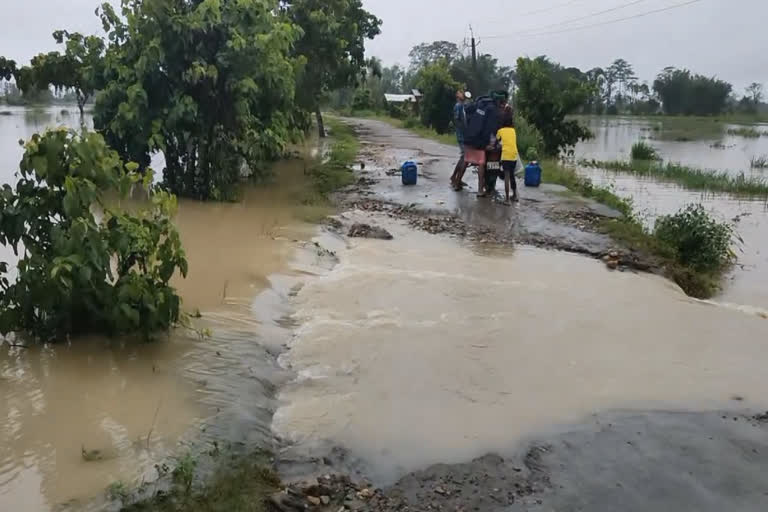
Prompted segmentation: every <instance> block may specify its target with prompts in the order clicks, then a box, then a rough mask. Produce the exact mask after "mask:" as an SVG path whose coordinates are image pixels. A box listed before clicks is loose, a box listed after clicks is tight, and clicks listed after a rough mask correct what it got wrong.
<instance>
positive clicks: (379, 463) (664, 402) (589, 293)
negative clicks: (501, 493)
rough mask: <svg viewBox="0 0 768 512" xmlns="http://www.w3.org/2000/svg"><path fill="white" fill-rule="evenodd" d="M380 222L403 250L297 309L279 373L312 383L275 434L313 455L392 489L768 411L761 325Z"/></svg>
mask: <svg viewBox="0 0 768 512" xmlns="http://www.w3.org/2000/svg"><path fill="white" fill-rule="evenodd" d="M359 216H360V217H361V218H362V219H363V220H367V221H369V222H370V221H371V219H370V218H368V217H365V216H363V215H362V214H359ZM358 220H360V219H358ZM373 222H375V223H379V224H380V225H383V226H384V227H386V228H387V229H388V230H390V231H391V232H392V233H393V234H394V236H395V240H394V241H391V242H387V241H373V240H354V241H353V242H352V244H351V248H350V249H348V250H343V251H340V253H339V258H340V264H339V265H338V266H337V267H336V268H335V269H334V270H332V271H330V272H328V273H327V274H325V275H324V276H322V277H320V278H317V279H314V280H310V282H309V283H308V284H307V285H306V286H305V287H304V288H303V289H302V291H301V292H300V293H299V295H298V297H297V298H296V308H297V313H296V316H295V317H296V320H297V321H298V322H299V324H300V327H299V328H298V330H297V332H296V335H295V338H294V339H293V341H292V343H291V345H290V350H289V351H288V352H287V353H285V354H284V355H283V356H281V362H282V364H284V365H285V366H286V367H291V368H292V369H293V370H294V371H295V372H296V373H297V374H298V375H299V378H298V379H297V380H296V381H295V382H293V383H292V384H291V385H289V386H287V387H286V388H285V389H284V390H283V391H282V393H281V395H280V400H281V404H282V405H281V407H280V409H279V410H278V412H277V413H276V416H275V420H274V429H275V430H276V432H277V433H278V434H280V435H283V436H285V437H286V438H288V439H291V440H293V441H294V442H296V443H298V446H299V448H301V447H302V446H304V447H307V450H309V449H310V447H312V446H317V443H323V442H330V443H331V444H334V445H340V446H342V447H345V448H347V449H349V450H351V453H352V454H353V455H354V456H356V457H360V458H361V459H362V460H363V462H364V464H365V465H366V466H367V468H366V469H368V470H369V471H370V473H369V474H370V475H371V476H372V477H374V478H375V479H378V481H379V482H380V483H387V482H390V481H392V480H393V479H395V478H396V477H398V476H400V475H401V474H402V473H403V472H406V471H410V470H414V469H417V468H420V467H424V466H426V465H428V464H431V463H437V462H445V463H456V462H462V461H466V460H470V459H471V458H473V457H475V456H479V455H482V454H483V453H486V452H488V451H503V450H508V449H512V448H514V446H515V444H516V442H518V441H521V440H523V439H524V438H526V437H529V436H532V435H535V434H540V433H541V432H542V431H545V430H549V429H553V428H557V427H553V425H564V424H568V423H569V422H575V421H578V420H580V419H582V418H583V417H584V416H585V415H588V414H591V413H594V412H597V411H601V410H607V409H623V408H628V409H633V408H643V409H647V408H658V409H689V410H706V409H710V408H719V407H729V406H730V405H731V404H736V403H738V407H762V408H763V409H764V408H765V407H766V406H767V405H768V399H766V398H765V397H764V394H763V393H762V390H763V389H765V387H766V385H768V376H766V373H765V371H764V368H763V357H762V355H763V353H764V350H765V340H766V339H768V320H765V319H764V318H761V317H759V316H758V315H756V314H746V313H744V312H739V311H735V310H733V309H730V308H725V307H719V306H717V305H712V304H706V303H702V302H698V301H695V300H691V299H689V298H687V297H686V296H685V295H684V294H683V293H682V292H681V291H680V290H679V289H678V288H677V287H675V286H674V285H673V284H671V283H670V282H668V281H666V280H664V279H662V278H659V277H655V276H651V275H638V274H633V273H629V272H626V273H621V272H609V271H608V270H606V268H605V266H604V265H603V264H602V263H601V262H598V261H594V260H591V259H587V258H583V257H579V256H574V255H569V254H565V253H559V252H550V251H544V250H535V249H530V248H519V249H517V250H516V251H515V252H514V253H513V254H511V255H510V254H509V253H508V252H507V253H505V254H494V253H493V252H485V253H482V254H480V253H478V251H475V250H472V248H471V247H467V246H464V245H461V244H460V243H458V242H457V241H456V240H452V239H449V238H443V237H437V236H430V235H426V234H424V233H419V232H413V231H411V230H410V229H408V228H406V227H404V226H402V225H399V224H396V223H392V222H391V221H387V220H386V219H383V218H376V219H374V220H373ZM502 252H503V251H502ZM733 397H739V399H740V400H743V401H740V402H735V401H733Z"/></svg>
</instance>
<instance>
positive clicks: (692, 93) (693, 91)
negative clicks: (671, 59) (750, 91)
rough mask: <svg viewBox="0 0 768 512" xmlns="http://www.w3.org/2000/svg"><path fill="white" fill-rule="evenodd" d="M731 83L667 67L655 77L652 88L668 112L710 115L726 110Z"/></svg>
mask: <svg viewBox="0 0 768 512" xmlns="http://www.w3.org/2000/svg"><path fill="white" fill-rule="evenodd" d="M732 89H733V87H732V86H731V84H729V83H728V82H724V81H722V80H718V79H717V78H714V77H713V78H708V77H705V76H702V75H697V74H693V73H691V72H690V71H688V70H687V69H677V68H674V67H667V68H664V70H663V71H662V72H661V73H660V74H659V75H658V76H657V77H656V80H654V82H653V90H654V91H655V92H656V94H657V95H658V97H659V99H661V102H662V106H663V108H664V112H665V113H667V114H673V115H674V114H684V115H710V114H719V113H722V112H723V111H725V109H726V106H727V104H728V97H729V96H730V94H731V90H732Z"/></svg>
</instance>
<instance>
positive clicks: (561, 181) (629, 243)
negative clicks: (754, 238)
mask: <svg viewBox="0 0 768 512" xmlns="http://www.w3.org/2000/svg"><path fill="white" fill-rule="evenodd" d="M542 168H543V169H544V172H543V176H542V178H543V181H544V182H545V183H553V184H558V185H562V186H565V187H567V188H568V189H569V191H568V192H564V193H562V195H566V196H570V195H574V194H577V195H579V196H581V197H587V198H590V199H593V200H595V201H597V202H598V203H601V204H604V205H606V206H609V207H611V208H613V209H615V210H617V211H619V212H621V214H622V216H621V217H619V218H616V219H604V220H603V221H602V222H601V223H600V230H601V231H602V232H603V233H605V234H606V235H608V236H610V237H611V238H612V239H614V240H616V241H617V242H619V243H620V244H622V245H623V246H624V247H626V248H627V249H629V250H631V251H634V252H638V253H643V254H647V255H650V256H652V257H653V259H654V260H656V261H657V262H658V266H659V267H661V268H663V269H664V273H665V274H666V275H667V277H669V278H670V279H672V280H673V281H675V282H676V283H677V284H678V285H679V286H680V287H681V288H682V289H683V290H684V291H685V292H686V293H687V294H688V295H690V296H692V297H697V298H708V297H711V296H712V295H714V294H715V293H716V292H717V291H718V290H719V288H720V281H721V279H722V276H723V274H724V272H725V271H726V270H727V269H728V265H729V262H730V261H731V260H730V258H731V256H732V254H731V253H730V252H728V254H727V257H726V253H725V252H724V251H723V243H722V241H723V237H722V236H721V237H720V238H717V237H716V236H713V237H703V238H704V239H703V240H702V239H700V238H697V236H698V235H699V234H701V233H704V234H706V233H713V232H715V233H720V234H722V233H723V232H724V231H718V230H721V229H723V228H722V227H721V226H722V225H719V224H716V223H714V221H712V220H711V219H709V218H708V217H706V216H703V215H701V212H699V211H697V212H695V215H693V217H694V220H693V221H692V222H688V223H687V224H686V222H684V221H680V217H679V216H681V215H683V214H684V213H685V212H686V210H683V211H681V212H680V213H678V214H676V215H675V216H668V217H662V218H661V219H659V220H660V222H662V225H664V224H663V223H664V221H663V219H667V220H666V225H667V226H668V227H669V226H675V227H679V226H682V229H677V230H675V229H671V228H670V229H666V230H664V229H661V230H659V229H655V230H653V231H650V230H648V229H647V228H645V227H644V226H643V224H642V223H641V222H640V221H639V220H638V219H637V217H636V216H635V214H634V211H633V206H632V201H631V200H630V199H623V198H621V197H619V196H617V195H616V194H615V193H613V191H611V190H610V189H607V188H604V187H598V186H595V185H594V184H593V183H592V182H591V180H589V179H588V178H585V177H583V176H579V175H578V174H577V173H576V171H575V170H574V169H572V168H570V167H566V166H563V165H561V164H559V163H558V162H557V161H554V160H549V161H545V162H543V163H542ZM669 219H673V220H669ZM701 226H704V227H706V228H707V229H703V228H702V229H700V228H701ZM713 226H714V227H713ZM692 232H695V233H696V235H697V236H694V237H690V236H687V235H690V233H692ZM710 238H711V240H710ZM713 240H714V241H716V242H717V243H711V242H712V241H713ZM728 241H729V242H730V236H729V237H728ZM702 254H710V255H711V254H716V255H718V256H716V257H714V258H709V259H708V260H706V261H714V262H716V263H714V264H712V265H700V264H698V263H699V262H698V260H697V259H696V258H698V257H700V256H701V255H702ZM691 255H693V256H691Z"/></svg>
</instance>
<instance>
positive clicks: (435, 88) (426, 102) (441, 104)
mask: <svg viewBox="0 0 768 512" xmlns="http://www.w3.org/2000/svg"><path fill="white" fill-rule="evenodd" d="M416 85H417V87H418V88H419V90H420V91H421V93H422V95H423V96H422V98H421V122H422V124H424V126H428V127H431V128H433V129H434V130H435V131H436V132H437V133H446V132H447V131H448V130H449V129H450V126H451V121H452V119H453V108H452V107H453V104H454V98H455V95H456V90H457V89H458V88H459V83H458V82H456V80H454V79H453V77H452V76H451V72H450V69H449V68H448V63H447V62H445V61H437V62H435V63H433V64H429V65H427V66H426V67H424V68H423V69H422V70H421V71H419V73H418V75H417V78H416Z"/></svg>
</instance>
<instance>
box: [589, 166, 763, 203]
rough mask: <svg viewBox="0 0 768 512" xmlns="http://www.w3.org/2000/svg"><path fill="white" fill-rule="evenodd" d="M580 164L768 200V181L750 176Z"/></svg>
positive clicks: (689, 169) (674, 168) (679, 168)
mask: <svg viewBox="0 0 768 512" xmlns="http://www.w3.org/2000/svg"><path fill="white" fill-rule="evenodd" d="M579 163H580V164H581V165H584V166H587V167H595V168H598V169H606V170H610V171H619V172H625V173H629V174H635V175H637V176H652V177H656V178H661V179H663V180H666V181H671V182H673V183H677V184H679V185H680V186H682V187H684V188H687V189H691V190H707V191H711V192H725V193H728V194H734V195H742V196H757V197H768V180H766V179H763V178H757V177H750V176H746V175H745V174H744V173H740V174H737V175H731V174H728V173H727V172H718V171H711V170H704V169H697V168H694V167H689V166H686V165H682V164H678V163H672V162H666V163H665V162H653V161H632V162H624V161H621V160H614V161H597V160H582V161H580V162H579Z"/></svg>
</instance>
